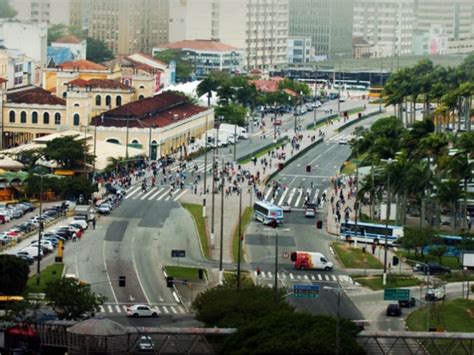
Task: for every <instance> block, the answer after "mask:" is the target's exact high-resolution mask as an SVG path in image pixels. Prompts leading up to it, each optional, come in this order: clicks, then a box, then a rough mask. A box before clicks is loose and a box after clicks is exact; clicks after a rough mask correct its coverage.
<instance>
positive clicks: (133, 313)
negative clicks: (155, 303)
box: [127, 304, 160, 317]
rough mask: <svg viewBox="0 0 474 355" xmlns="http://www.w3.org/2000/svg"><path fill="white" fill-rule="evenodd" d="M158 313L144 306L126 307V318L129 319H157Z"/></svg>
mask: <svg viewBox="0 0 474 355" xmlns="http://www.w3.org/2000/svg"><path fill="white" fill-rule="evenodd" d="M159 313H160V312H159V311H158V310H157V309H155V308H151V307H150V306H147V305H144V304H135V305H133V306H130V307H127V316H129V317H158V314H159Z"/></svg>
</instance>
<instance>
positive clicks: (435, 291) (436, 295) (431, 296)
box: [425, 287, 446, 301]
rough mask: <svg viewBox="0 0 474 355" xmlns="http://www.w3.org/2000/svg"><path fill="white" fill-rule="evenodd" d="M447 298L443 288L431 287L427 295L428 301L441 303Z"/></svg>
mask: <svg viewBox="0 0 474 355" xmlns="http://www.w3.org/2000/svg"><path fill="white" fill-rule="evenodd" d="M445 297H446V294H445V293H444V290H443V289H442V288H441V287H429V288H428V290H427V291H426V294H425V300H427V301H440V300H443V299H444V298H445Z"/></svg>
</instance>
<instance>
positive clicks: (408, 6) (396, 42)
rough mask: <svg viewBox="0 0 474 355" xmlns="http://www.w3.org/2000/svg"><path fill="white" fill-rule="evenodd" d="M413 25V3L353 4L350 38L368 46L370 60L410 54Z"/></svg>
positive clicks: (374, 0)
mask: <svg viewBox="0 0 474 355" xmlns="http://www.w3.org/2000/svg"><path fill="white" fill-rule="evenodd" d="M414 22H415V13H414V0H355V1H354V19H353V36H354V37H362V38H363V39H364V40H366V41H367V42H368V43H369V44H370V45H372V47H371V51H372V53H371V56H372V57H375V58H379V57H392V56H399V55H410V54H411V52H412V35H413V30H414Z"/></svg>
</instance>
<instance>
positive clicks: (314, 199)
mask: <svg viewBox="0 0 474 355" xmlns="http://www.w3.org/2000/svg"><path fill="white" fill-rule="evenodd" d="M318 196H319V189H316V192H315V193H314V197H313V203H316V201H317V200H318Z"/></svg>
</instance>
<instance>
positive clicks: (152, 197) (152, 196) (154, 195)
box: [148, 187, 165, 200]
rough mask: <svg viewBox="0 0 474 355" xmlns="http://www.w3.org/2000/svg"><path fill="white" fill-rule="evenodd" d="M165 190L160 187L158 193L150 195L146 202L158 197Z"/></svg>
mask: <svg viewBox="0 0 474 355" xmlns="http://www.w3.org/2000/svg"><path fill="white" fill-rule="evenodd" d="M164 189H165V188H164V187H162V188H161V189H159V190H158V191H156V192H155V193H154V194H153V195H151V196H150V197H149V198H148V200H153V199H154V198H155V197H156V196H158V195H159V194H160V192H161V191H163V190H164Z"/></svg>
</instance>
